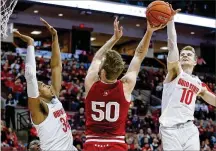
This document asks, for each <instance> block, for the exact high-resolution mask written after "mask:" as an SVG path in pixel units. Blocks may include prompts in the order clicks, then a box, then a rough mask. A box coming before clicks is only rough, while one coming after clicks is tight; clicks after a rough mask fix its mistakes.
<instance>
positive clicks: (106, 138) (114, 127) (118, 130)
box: [84, 18, 163, 151]
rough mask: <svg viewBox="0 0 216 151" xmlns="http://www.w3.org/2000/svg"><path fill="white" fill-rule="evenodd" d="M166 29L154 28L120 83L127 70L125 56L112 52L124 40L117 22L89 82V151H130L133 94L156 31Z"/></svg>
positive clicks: (87, 124) (94, 64)
mask: <svg viewBox="0 0 216 151" xmlns="http://www.w3.org/2000/svg"><path fill="white" fill-rule="evenodd" d="M160 28H163V27H162V26H160V27H155V28H153V27H151V26H150V25H149V24H148V27H147V31H146V33H145V35H144V37H143V39H142V40H141V42H140V44H139V45H138V47H137V48H136V51H135V55H134V57H133V59H132V61H131V63H130V66H129V68H128V71H127V73H126V74H125V76H124V77H122V78H121V80H117V78H118V77H119V76H120V74H121V73H122V71H123V70H124V62H123V60H122V58H121V55H120V54H119V53H118V52H116V51H114V50H111V48H112V47H113V45H114V44H115V43H116V42H117V41H118V40H119V39H120V38H121V37H122V34H123V28H122V27H120V28H119V21H117V18H116V19H115V21H114V35H113V36H112V38H111V39H110V40H109V41H107V42H106V44H105V45H104V46H102V47H101V48H100V49H99V50H98V51H97V53H96V54H95V56H94V58H93V61H92V63H91V66H90V67H89V69H88V72H87V76H86V78H85V90H86V94H87V96H86V100H85V116H86V142H85V144H84V150H85V151H92V150H106V151H111V150H113V151H117V150H118V151H121V150H127V145H126V144H125V141H124V139H125V123H126V119H127V113H128V109H129V105H130V100H131V93H132V91H133V89H134V86H135V84H136V79H137V75H138V72H139V70H140V66H141V63H142V61H143V59H144V57H145V55H146V53H147V51H148V47H149V43H150V39H151V36H152V34H153V32H154V31H156V30H158V29H160Z"/></svg>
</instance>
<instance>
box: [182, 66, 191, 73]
mask: <svg viewBox="0 0 216 151" xmlns="http://www.w3.org/2000/svg"><path fill="white" fill-rule="evenodd" d="M182 70H183V71H184V72H185V73H187V74H189V75H192V73H193V67H191V66H182Z"/></svg>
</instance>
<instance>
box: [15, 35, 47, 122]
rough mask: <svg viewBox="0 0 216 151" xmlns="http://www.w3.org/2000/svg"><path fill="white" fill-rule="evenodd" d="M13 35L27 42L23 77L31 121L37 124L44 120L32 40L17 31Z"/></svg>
mask: <svg viewBox="0 0 216 151" xmlns="http://www.w3.org/2000/svg"><path fill="white" fill-rule="evenodd" d="M14 36H15V37H19V38H21V39H22V40H23V41H25V42H26V43H27V44H28V47H27V54H26V62H25V78H26V83H27V94H28V108H29V110H30V112H31V116H32V119H33V122H34V123H35V124H38V123H40V122H41V121H43V120H44V115H43V114H42V113H41V111H40V99H39V90H38V83H37V78H36V61H35V51H34V40H33V39H32V38H31V37H29V36H26V35H22V34H20V33H19V32H18V31H15V32H14Z"/></svg>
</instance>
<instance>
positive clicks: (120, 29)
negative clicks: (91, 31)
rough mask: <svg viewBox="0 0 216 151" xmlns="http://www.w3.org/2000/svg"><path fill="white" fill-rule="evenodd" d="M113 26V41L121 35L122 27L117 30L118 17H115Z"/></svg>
mask: <svg viewBox="0 0 216 151" xmlns="http://www.w3.org/2000/svg"><path fill="white" fill-rule="evenodd" d="M113 26H114V36H115V39H116V40H118V39H120V38H121V37H122V35H123V27H122V26H121V27H120V28H119V21H118V17H116V19H115V21H114V23H113Z"/></svg>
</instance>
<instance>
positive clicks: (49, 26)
mask: <svg viewBox="0 0 216 151" xmlns="http://www.w3.org/2000/svg"><path fill="white" fill-rule="evenodd" d="M40 20H41V22H42V23H43V24H44V25H45V26H46V27H47V29H48V30H49V32H50V33H51V34H52V36H53V35H56V34H57V31H56V30H55V29H54V28H53V27H52V26H51V25H50V24H48V23H47V22H46V21H45V20H44V19H43V18H40Z"/></svg>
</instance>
